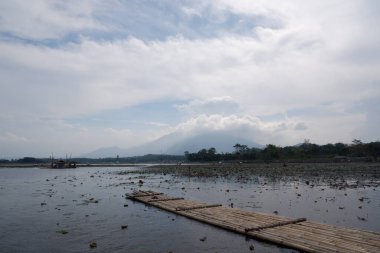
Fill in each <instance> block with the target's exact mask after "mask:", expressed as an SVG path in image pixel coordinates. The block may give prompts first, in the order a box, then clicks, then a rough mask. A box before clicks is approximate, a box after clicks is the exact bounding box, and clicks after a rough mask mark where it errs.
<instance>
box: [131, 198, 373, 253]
mask: <svg viewBox="0 0 380 253" xmlns="http://www.w3.org/2000/svg"><path fill="white" fill-rule="evenodd" d="M128 197H129V198H131V199H134V200H137V201H139V202H142V203H145V204H148V205H152V206H155V207H158V208H161V209H164V210H166V211H169V212H173V213H176V214H179V215H182V216H186V217H188V218H191V219H194V220H198V221H201V222H204V223H208V224H212V225H215V226H218V227H221V228H224V229H228V230H231V231H234V232H237V233H240V234H244V235H246V236H249V237H253V238H258V239H261V240H265V241H269V242H273V243H276V244H278V245H283V246H287V247H290V248H294V249H299V250H302V251H305V252H374V253H375V252H376V253H378V252H380V234H379V233H375V232H369V231H364V230H358V229H352V228H344V227H336V226H331V225H326V224H320V223H315V222H310V221H306V219H304V218H300V219H291V218H287V217H281V216H277V215H270V214H264V213H257V212H249V211H244V210H241V209H237V208H227V207H223V206H222V205H218V204H213V205H210V204H207V203H201V202H197V201H191V200H185V199H183V198H173V197H170V196H167V195H165V194H162V193H157V192H153V191H138V192H134V193H133V194H128Z"/></svg>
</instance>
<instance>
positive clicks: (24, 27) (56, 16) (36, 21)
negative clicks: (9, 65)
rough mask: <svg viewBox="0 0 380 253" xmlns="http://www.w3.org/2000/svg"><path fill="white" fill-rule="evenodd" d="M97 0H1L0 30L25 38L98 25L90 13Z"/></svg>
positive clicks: (54, 35) (49, 36)
mask: <svg viewBox="0 0 380 253" xmlns="http://www.w3.org/2000/svg"><path fill="white" fill-rule="evenodd" d="M96 2H97V1H88V0H84V1H73V0H70V1H63V0H58V1H49V0H34V1H33V2H29V1H22V0H12V1H1V2H0V16H1V20H0V30H2V31H3V32H8V33H12V34H13V35H15V36H18V37H22V38H26V39H33V40H34V39H60V38H62V37H64V36H65V35H67V34H68V33H72V32H77V31H81V30H84V29H101V28H102V26H101V25H100V24H99V23H98V22H97V21H96V20H95V19H94V18H93V16H92V13H93V11H94V8H95V7H96Z"/></svg>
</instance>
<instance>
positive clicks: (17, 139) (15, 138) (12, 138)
mask: <svg viewBox="0 0 380 253" xmlns="http://www.w3.org/2000/svg"><path fill="white" fill-rule="evenodd" d="M0 140H1V141H2V142H6V143H23V142H27V141H28V139H27V138H25V137H24V136H21V135H17V134H14V133H10V132H7V133H5V134H3V135H0Z"/></svg>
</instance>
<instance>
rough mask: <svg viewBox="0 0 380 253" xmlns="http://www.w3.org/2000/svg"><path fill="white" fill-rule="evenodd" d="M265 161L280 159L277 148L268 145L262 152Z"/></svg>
mask: <svg viewBox="0 0 380 253" xmlns="http://www.w3.org/2000/svg"><path fill="white" fill-rule="evenodd" d="M263 153H264V157H265V158H266V159H277V158H279V157H280V152H279V148H277V147H276V146H275V145H273V144H268V145H267V146H266V147H265V149H264V150H263Z"/></svg>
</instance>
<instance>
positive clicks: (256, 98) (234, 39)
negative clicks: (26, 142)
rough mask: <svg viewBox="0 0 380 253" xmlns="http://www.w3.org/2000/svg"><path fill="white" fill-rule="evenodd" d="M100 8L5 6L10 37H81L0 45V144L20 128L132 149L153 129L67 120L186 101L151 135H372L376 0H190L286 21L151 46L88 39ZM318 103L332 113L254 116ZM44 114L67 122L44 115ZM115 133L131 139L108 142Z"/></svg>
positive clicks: (376, 92) (379, 37) (379, 64)
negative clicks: (368, 121)
mask: <svg viewBox="0 0 380 253" xmlns="http://www.w3.org/2000/svg"><path fill="white" fill-rule="evenodd" d="M78 4H79V6H78ZM103 4H104V6H107V4H105V3H103V2H101V1H100V2H98V1H96V2H94V1H81V2H80V3H78V2H77V1H58V2H54V4H53V2H50V1H42V0H38V1H33V4H32V5H33V6H32V7H30V6H29V5H27V4H25V3H24V2H22V1H2V2H1V3H0V15H1V17H2V19H1V20H0V31H1V32H3V33H12V34H14V35H16V36H20V37H24V38H26V39H34V40H37V39H50V38H53V39H56V38H62V37H63V36H66V35H68V34H70V33H75V34H76V35H77V36H79V37H81V36H82V37H81V40H80V41H79V42H78V43H67V44H58V45H56V46H55V47H49V46H46V45H47V44H45V46H41V44H38V43H32V44H31V43H28V42H23V43H22V42H17V43H15V42H14V41H10V40H1V41H0V66H1V68H0V76H1V77H2V81H1V84H0V85H1V93H0V108H1V109H0V121H1V122H0V123H1V124H0V135H1V136H2V138H3V139H4V138H5V136H6V133H12V132H13V131H14V132H15V133H16V132H17V133H20V136H25V138H26V139H31V140H35V139H38V138H39V139H41V138H45V139H46V143H48V140H50V144H49V145H48V144H46V146H45V150H48V149H51V148H54V146H56V143H59V142H60V141H62V139H64V140H65V142H67V144H65V145H66V146H65V149H70V148H71V146H70V145H73V143H75V142H76V141H75V138H78V139H79V140H81V141H80V144H78V145H77V146H76V147H75V148H76V149H78V150H79V148H82V149H86V150H89V147H91V146H92V147H94V148H96V145H100V146H105V145H106V144H108V143H111V142H117V143H119V144H122V143H127V142H128V143H131V142H135V143H136V144H137V143H138V142H141V141H144V140H148V139H149V138H151V137H152V136H156V135H155V134H154V133H148V132H147V134H146V135H144V136H143V137H141V136H140V138H139V137H138V136H137V135H136V134H135V133H134V132H133V131H132V133H128V131H126V130H123V129H127V128H128V129H129V126H127V125H126V126H122V127H120V126H117V127H116V126H113V125H110V126H109V129H108V130H107V131H104V127H102V128H101V129H100V128H96V127H92V126H87V125H86V123H83V125H72V124H68V123H67V121H65V120H63V119H65V118H70V117H80V116H83V115H84V116H89V115H97V114H99V113H100V112H104V111H107V110H114V109H120V108H125V109H126V110H127V109H128V107H130V106H133V105H139V104H144V103H154V102H157V101H169V102H170V101H176V102H173V103H178V101H189V102H188V103H187V104H182V105H178V106H177V108H179V109H181V110H182V111H183V112H186V113H187V114H186V115H184V116H183V118H181V119H179V120H182V122H183V123H182V124H179V125H178V126H171V127H168V126H165V125H162V126H160V127H162V129H160V131H157V132H156V133H160V134H161V133H162V134H164V133H166V132H168V131H173V129H174V130H176V129H182V128H183V130H186V129H188V130H187V131H201V130H202V129H203V130H207V129H208V130H210V131H211V130H218V129H222V130H231V131H236V132H242V133H243V132H244V131H245V132H247V133H250V134H252V135H253V133H254V134H255V135H257V136H255V137H257V138H261V140H262V142H263V143H268V142H275V143H276V144H277V143H279V144H281V143H283V144H288V143H289V144H291V143H290V142H292V141H299V139H301V140H303V139H304V138H310V139H312V141H313V140H314V139H315V141H316V142H323V141H331V140H338V141H339V140H347V139H349V135H350V134H355V135H356V136H357V138H361V137H360V136H361V135H364V134H366V133H364V130H363V131H362V132H358V129H366V127H365V126H364V125H363V124H365V120H364V119H363V116H362V115H365V112H360V111H359V112H358V111H357V110H356V111H355V110H353V109H352V108H351V107H352V105H353V104H360V103H362V102H363V101H367V100H379V98H380V89H379V87H380V86H379V80H380V72H379V71H378V70H379V69H380V55H379V53H378V52H380V50H379V45H380V34H379V31H378V29H377V26H376V25H377V24H378V23H379V16H378V13H377V10H378V9H379V4H377V3H376V2H373V1H351V0H349V1H338V0H332V1H317V2H309V1H301V0H299V1H255V2H252V1H244V0H242V1H232V0H231V1H229V0H221V1H218V2H216V1H209V2H207V3H206V4H205V5H202V6H200V7H199V8H196V4H194V5H189V6H187V5H186V8H188V9H186V8H185V9H186V12H187V13H188V14H189V15H190V16H192V15H204V14H203V11H204V9H207V8H208V7H207V6H209V5H212V6H214V7H213V9H212V11H213V12H215V13H213V15H216V16H217V15H218V11H219V12H220V13H221V14H223V13H224V12H225V11H226V9H227V10H228V11H230V12H233V13H235V14H236V15H240V14H244V15H256V16H257V15H258V16H262V17H264V18H265V17H267V18H268V19H269V20H275V21H276V22H278V24H281V26H278V27H272V26H270V25H259V26H258V27H256V28H255V29H254V30H253V31H252V33H242V34H240V35H239V34H236V33H235V34H234V33H228V32H226V33H223V32H222V33H216V35H215V36H213V37H207V38H202V37H201V36H199V37H196V39H188V38H186V37H185V36H180V35H178V36H174V37H167V38H165V39H163V40H151V41H147V40H145V41H144V40H143V39H139V38H136V37H132V36H131V37H128V38H127V39H125V38H123V37H121V38H119V39H112V40H107V39H102V40H101V41H96V38H95V37H93V38H90V37H86V36H83V35H82V34H81V33H80V32H78V31H82V30H86V29H105V27H108V25H109V24H104V23H98V22H100V21H99V19H96V17H95V14H94V13H95V12H96V10H98V8H102V6H103ZM202 8H203V9H202ZM103 11H104V10H103ZM4 12H7V13H6V15H4ZM221 18H223V15H222V17H221ZM97 20H98V21H97ZM157 22H158V21H157ZM109 28H110V29H111V30H113V29H114V27H112V26H111V27H109ZM184 29H189V30H191V29H192V27H190V26H189V27H185V28H184ZM251 35H252V36H251ZM321 107H323V108H324V110H325V111H326V115H314V114H312V113H311V114H310V115H299V116H297V118H291V119H286V120H277V121H271V122H269V121H268V122H267V121H264V120H260V119H261V117H256V116H270V115H275V114H285V113H286V112H289V111H294V110H301V109H303V108H312V109H313V108H321ZM358 110H359V109H358ZM311 111H312V110H311ZM334 113H335V114H334ZM333 114H334V115H335V116H334V117H335V118H334V117H332V116H331V115H333ZM25 115H27V116H26V117H25ZM252 115H253V116H252ZM374 115H375V114H374V113H373V114H371V116H372V117H373V116H374ZM188 117H190V118H188ZM375 117H376V115H375ZM377 117H378V116H377ZM40 118H55V119H62V120H61V121H60V120H57V121H55V122H54V123H53V122H49V123H47V121H43V122H38V120H37V119H40ZM262 118H264V117H262ZM155 120H156V119H155ZM340 120H343V121H344V122H346V123H347V124H348V125H349V126H346V125H344V124H342V123H341V121H340ZM20 122H22V124H20ZM146 122H151V123H152V125H156V126H157V124H155V123H154V122H152V121H150V120H149V119H147V120H146ZM176 122H178V120H177V121H176ZM13 129H15V130H13ZM81 129H82V130H81ZM118 129H119V130H118ZM120 129H121V130H120ZM203 130H202V131H203ZM242 130H244V131H242ZM296 130H302V131H296ZM117 133H119V136H124V139H118V138H116V137H115V138H108V139H107V137H110V136H116V135H117ZM44 135H46V136H45V137H44ZM301 135H302V137H301ZM307 135H308V136H307ZM148 136H150V137H148ZM366 136H367V135H366ZM8 137H9V136H8ZM31 137H33V138H31ZM276 138H277V139H276ZM329 138H330V140H329ZM368 138H369V137H368ZM373 138H375V136H374V137H373ZM350 139H351V138H350ZM54 142H55V143H54ZM1 145H2V146H4V145H3V144H1ZM111 145H112V144H111ZM37 146H38V145H37ZM123 146H124V147H125V145H123ZM15 150H16V149H15ZM44 152H46V151H44ZM41 153H43V152H41Z"/></svg>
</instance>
